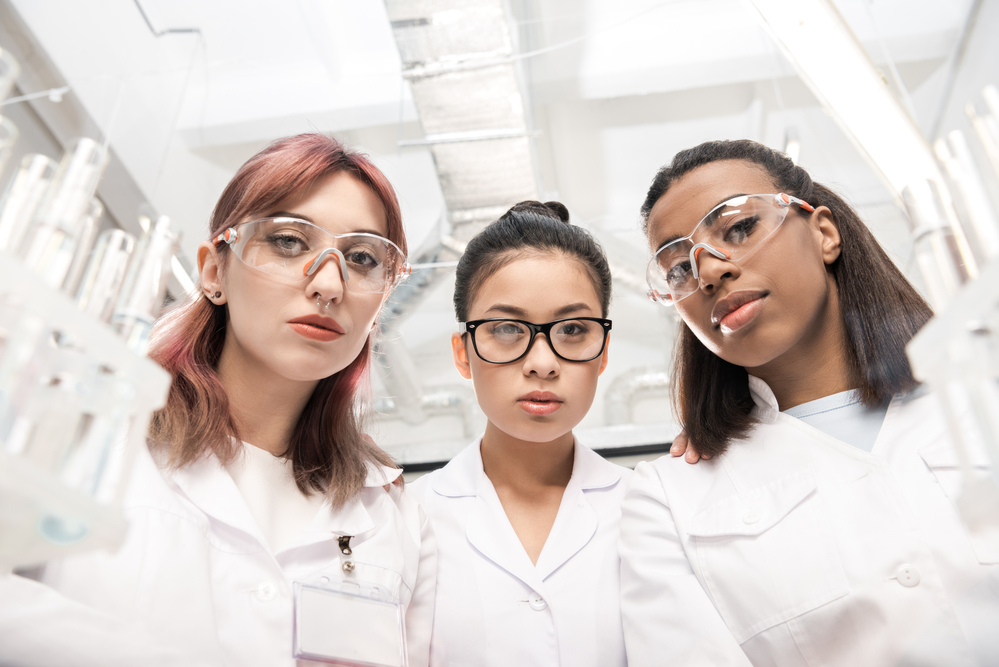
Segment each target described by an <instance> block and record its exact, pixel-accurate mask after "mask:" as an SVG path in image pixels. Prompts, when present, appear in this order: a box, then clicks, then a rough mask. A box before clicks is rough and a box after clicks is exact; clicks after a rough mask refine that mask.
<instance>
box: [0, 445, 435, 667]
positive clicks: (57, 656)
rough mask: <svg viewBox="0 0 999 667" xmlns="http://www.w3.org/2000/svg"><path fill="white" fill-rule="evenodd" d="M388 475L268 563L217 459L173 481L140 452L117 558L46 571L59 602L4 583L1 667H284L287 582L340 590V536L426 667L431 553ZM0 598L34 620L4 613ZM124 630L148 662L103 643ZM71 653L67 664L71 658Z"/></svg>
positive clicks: (415, 509)
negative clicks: (321, 577)
mask: <svg viewBox="0 0 999 667" xmlns="http://www.w3.org/2000/svg"><path fill="white" fill-rule="evenodd" d="M398 475H399V471H398V470H393V469H390V468H384V469H374V468H373V469H372V470H371V471H370V473H369V476H368V480H367V482H366V485H365V487H364V488H363V489H362V491H361V492H360V493H359V494H358V496H357V497H356V498H355V499H353V500H352V501H350V502H349V503H348V504H347V505H346V506H345V507H344V508H343V509H341V510H339V511H337V512H336V513H332V512H330V510H329V506H328V505H325V506H324V507H323V509H322V510H320V511H319V513H318V514H317V515H316V517H315V519H313V521H312V523H311V524H310V525H309V526H308V528H306V530H304V531H302V532H301V533H299V535H298V536H297V537H296V538H295V539H294V540H293V541H292V542H291V543H290V544H289V545H287V546H286V547H285V548H283V549H282V550H281V551H279V552H278V553H276V554H273V555H272V554H271V553H270V552H269V551H268V549H267V548H266V547H265V546H264V545H265V542H264V539H263V537H262V536H261V534H260V532H259V529H258V528H257V525H256V523H255V521H254V519H253V516H252V514H251V513H250V510H249V509H248V507H247V505H246V503H245V501H244V500H243V497H242V495H240V492H239V490H238V489H237V488H236V485H235V484H234V483H233V481H232V478H231V477H230V476H229V473H228V472H226V470H225V469H224V468H223V467H222V466H221V465H220V464H219V462H218V460H217V459H216V458H214V457H207V458H205V459H203V460H201V461H199V462H196V463H194V464H192V465H189V466H186V467H184V468H182V469H180V470H177V471H173V472H169V471H161V470H160V469H159V468H158V467H157V466H156V464H155V463H154V462H153V460H152V458H151V457H150V455H149V453H148V452H147V451H145V450H143V451H142V452H141V453H140V456H139V461H138V463H137V465H136V469H135V472H134V474H133V477H132V479H131V481H130V483H129V491H128V493H127V496H126V500H125V514H126V518H127V519H128V521H129V531H128V535H127V537H126V541H125V544H124V545H123V546H122V548H121V549H120V550H119V551H118V552H116V553H114V554H109V553H106V552H91V553H87V554H81V555H79V556H75V557H71V558H67V559H65V560H63V561H60V562H55V563H50V564H49V565H48V566H47V568H46V576H45V581H46V583H47V584H49V585H50V586H51V587H52V589H55V590H56V591H58V592H59V593H61V594H62V596H57V595H55V593H54V592H53V591H52V589H46V588H45V587H42V586H40V585H37V584H34V582H28V581H26V580H19V578H16V577H14V578H8V579H7V580H6V582H4V581H3V580H2V579H0V664H3V665H8V664H16V665H21V664H24V665H65V664H77V665H79V664H101V665H136V664H142V665H144V666H147V665H154V664H155V665H160V664H186V663H183V662H176V661H173V660H172V659H171V656H172V655H173V654H175V653H186V654H188V655H193V656H198V657H199V658H201V659H204V660H205V661H206V662H214V663H215V664H227V665H239V666H240V667H248V666H253V665H260V666H261V667H263V666H264V665H266V666H268V667H273V666H276V665H294V664H295V660H294V659H293V658H292V657H291V656H292V582H293V581H296V580H299V579H301V578H303V577H306V576H309V575H313V574H315V573H317V572H320V571H322V572H323V574H329V576H330V577H331V579H332V580H333V581H337V578H339V577H342V576H343V569H342V563H341V558H342V557H343V556H342V554H341V553H340V549H339V548H338V545H337V541H336V538H337V536H338V535H351V536H353V539H352V540H351V541H350V546H351V547H352V551H353V554H352V555H351V556H350V560H352V561H353V562H354V564H355V568H354V571H353V576H354V577H356V578H357V579H358V580H361V581H367V582H373V583H377V584H380V585H382V586H383V587H384V588H386V589H387V590H388V591H389V592H391V593H392V594H394V595H395V596H397V598H398V599H399V600H400V601H401V602H402V603H403V604H404V605H406V608H407V611H406V616H405V618H406V632H407V638H408V647H409V656H410V657H409V660H410V663H409V664H410V665H412V666H414V667H419V666H421V665H426V664H427V663H428V656H429V643H430V628H431V623H432V611H433V599H434V586H435V583H434V580H435V573H436V546H435V543H434V538H433V533H432V531H431V530H430V528H429V521H428V520H427V518H426V515H425V514H424V513H423V511H422V510H421V509H420V507H419V505H418V504H417V503H416V501H415V500H414V499H413V497H412V495H411V494H409V493H408V492H406V491H404V490H403V489H402V488H401V485H400V484H398V483H392V481H393V480H395V479H396V478H397V477H398ZM384 485H388V486H384ZM18 580H19V581H18ZM32 585H33V586H34V588H35V590H34V592H32ZM5 590H7V591H11V592H16V593H17V594H18V601H17V605H18V606H19V607H20V608H22V609H29V608H30V609H32V610H33V612H34V613H32V614H24V613H19V609H18V608H16V607H15V608H13V609H11V608H10V606H9V604H8V603H5V602H4V601H3V599H2V598H3V597H4V592H5ZM67 598H68V599H67ZM78 603H83V605H86V606H81V605H79V604H78ZM101 612H102V613H101ZM49 616H51V617H52V618H53V619H56V618H58V619H59V620H60V624H59V626H58V630H59V633H58V634H55V635H53V632H52V630H53V628H52V627H48V626H47V624H46V623H45V622H44V619H46V618H48V617H49ZM67 628H68V629H67ZM129 628H133V629H134V632H133V634H137V635H140V636H143V635H145V636H148V637H151V638H152V639H153V641H154V642H155V645H154V644H150V648H149V651H148V654H147V656H146V659H145V660H142V661H139V660H136V656H137V655H138V656H141V655H142V652H141V649H138V648H137V647H136V646H134V644H135V642H134V641H125V640H121V641H120V642H119V641H116V640H114V639H113V637H114V635H115V634H121V633H122V631H124V632H125V633H128V632H129V630H128V629H129ZM330 632H336V628H335V627H331V628H330ZM94 633H100V634H97V636H100V637H106V640H105V641H106V643H105V644H104V646H103V649H102V650H101V651H102V652H101V655H102V657H99V658H95V657H94V656H90V655H86V652H87V651H88V650H90V647H91V646H92V645H93V644H94V642H93V640H92V635H94ZM76 647H79V648H78V649H76ZM162 647H167V648H168V649H169V650H164V649H163V648H162ZM67 652H70V653H71V654H75V655H76V656H77V658H76V659H74V660H72V661H71V662H67V661H66V660H65V659H64V656H65V654H66V653H67Z"/></svg>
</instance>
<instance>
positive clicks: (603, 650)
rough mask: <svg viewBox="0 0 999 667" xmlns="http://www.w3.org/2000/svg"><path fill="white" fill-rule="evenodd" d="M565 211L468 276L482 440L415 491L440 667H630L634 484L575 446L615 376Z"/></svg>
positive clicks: (508, 233)
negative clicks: (626, 544)
mask: <svg viewBox="0 0 999 667" xmlns="http://www.w3.org/2000/svg"><path fill="white" fill-rule="evenodd" d="M568 219H569V214H568V211H567V210H566V209H565V207H564V206H562V205H561V204H559V203H557V202H549V203H547V204H541V203H540V202H521V203H520V204H517V205H516V206H514V207H513V208H512V209H510V210H509V211H508V212H507V213H506V214H504V215H503V216H502V217H501V218H500V219H499V220H498V221H496V222H495V223H493V224H491V225H489V226H488V227H486V228H485V229H484V230H483V231H482V232H480V233H479V234H478V235H477V236H476V237H475V238H473V239H472V240H471V241H470V242H469V244H468V247H467V248H466V250H465V254H464V255H463V256H462V258H461V261H460V262H459V264H458V270H457V276H456V280H455V293H454V304H455V313H456V315H457V318H458V320H459V333H455V334H454V335H453V336H452V339H451V345H452V349H453V353H454V364H455V367H456V368H457V369H458V372H459V373H461V375H462V377H464V378H466V379H470V380H472V382H473V384H474V386H475V394H476V397H477V398H478V401H479V405H480V406H481V407H482V410H483V412H485V414H486V416H487V418H488V424H487V426H486V431H485V433H484V434H483V436H482V437H481V438H479V439H477V440H476V441H475V442H474V443H472V445H470V446H469V447H468V448H467V449H465V450H464V451H462V452H461V453H460V454H458V456H456V457H455V458H454V459H453V460H452V461H451V462H450V463H449V464H448V465H447V466H445V467H444V468H443V469H441V470H438V471H436V472H434V473H431V474H430V475H427V476H425V477H423V478H421V479H420V480H418V481H417V482H416V483H414V484H412V485H411V487H410V488H411V490H412V491H414V492H415V493H416V494H417V495H418V496H419V497H420V500H421V502H422V504H423V506H424V508H425V510H426V511H427V513H428V514H429V515H430V519H431V523H432V524H433V527H434V530H435V532H436V534H437V544H438V579H437V602H436V606H435V615H434V629H433V635H432V639H431V656H432V661H433V662H434V664H440V665H462V666H464V667H469V666H472V665H482V666H486V665H496V666H497V667H499V666H503V667H507V666H508V665H517V666H518V667H527V666H530V665H538V666H542V665H543V666H545V667H550V666H552V665H565V666H570V665H571V666H572V667H587V666H589V665H593V666H596V665H600V666H601V667H604V666H608V665H610V666H613V665H624V664H625V657H624V642H623V637H622V630H621V617H620V613H619V611H618V557H617V550H616V546H615V544H616V540H617V535H618V520H619V517H620V510H619V504H620V500H621V497H622V495H623V493H624V487H625V485H626V482H627V477H628V475H629V474H630V472H631V471H629V470H627V469H625V468H621V467H619V466H616V465H614V464H611V463H608V462H607V461H605V460H604V459H602V458H601V457H600V456H599V455H597V454H595V453H594V452H593V451H591V450H589V449H587V448H586V447H584V446H582V445H580V444H579V443H577V442H576V441H575V439H574V438H573V435H572V429H573V428H574V427H575V426H576V425H577V424H578V423H579V422H580V421H581V420H582V419H583V417H584V416H585V415H586V413H587V411H588V410H589V409H590V405H591V404H592V403H593V397H594V394H595V393H596V388H597V378H598V377H599V376H600V374H601V372H602V371H603V370H604V368H605V367H606V365H607V340H608V334H609V332H610V329H611V323H610V320H608V319H605V318H606V316H607V308H608V305H609V303H610V295H611V276H610V270H609V268H608V266H607V259H606V258H605V257H604V254H603V251H602V250H601V248H600V246H599V245H598V244H597V242H596V241H595V240H594V239H593V238H592V237H591V236H590V235H589V234H588V233H586V232H585V231H584V230H582V229H580V228H579V227H573V226H571V225H570V224H569V222H568Z"/></svg>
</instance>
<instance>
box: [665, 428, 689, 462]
mask: <svg viewBox="0 0 999 667" xmlns="http://www.w3.org/2000/svg"><path fill="white" fill-rule="evenodd" d="M686 451H687V434H686V433H685V432H684V431H681V432H680V434H679V435H678V436H676V437H675V438H674V439H673V444H672V445H671V446H670V448H669V453H670V454H672V455H673V456H683V454H684V452H686Z"/></svg>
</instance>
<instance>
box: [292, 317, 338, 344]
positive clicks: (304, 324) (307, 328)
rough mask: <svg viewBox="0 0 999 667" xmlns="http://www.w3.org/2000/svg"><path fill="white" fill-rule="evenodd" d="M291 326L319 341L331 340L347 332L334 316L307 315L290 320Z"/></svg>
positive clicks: (303, 334)
mask: <svg viewBox="0 0 999 667" xmlns="http://www.w3.org/2000/svg"><path fill="white" fill-rule="evenodd" d="M288 324H290V325H291V328H292V329H294V330H295V331H296V332H298V333H299V334H300V335H302V336H304V337H306V338H310V339H312V340H319V341H331V340H335V339H337V338H339V337H340V336H342V335H344V334H345V333H347V332H346V331H345V330H344V328H343V327H341V326H340V325H339V324H338V323H337V321H336V320H334V319H333V318H332V317H322V316H321V315H305V316H303V317H296V318H295V319H293V320H288Z"/></svg>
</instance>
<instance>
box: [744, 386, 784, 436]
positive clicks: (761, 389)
mask: <svg viewBox="0 0 999 667" xmlns="http://www.w3.org/2000/svg"><path fill="white" fill-rule="evenodd" d="M749 395H750V396H752V397H753V402H754V403H755V404H756V409H755V410H754V411H753V416H754V417H756V418H757V419H759V420H760V421H761V422H763V423H764V424H772V423H773V422H774V421H776V420H777V415H779V414H780V406H779V405H778V403H777V397H776V396H775V395H774V392H773V390H772V389H771V388H770V385H768V384H767V383H766V382H764V381H763V380H761V379H760V378H758V377H756V376H755V375H750V376H749Z"/></svg>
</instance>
